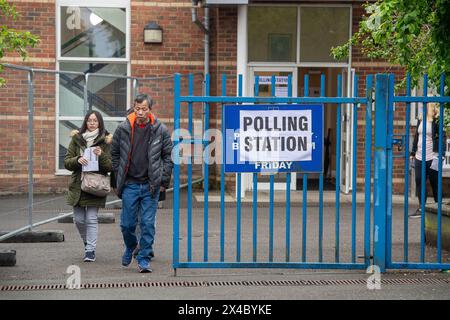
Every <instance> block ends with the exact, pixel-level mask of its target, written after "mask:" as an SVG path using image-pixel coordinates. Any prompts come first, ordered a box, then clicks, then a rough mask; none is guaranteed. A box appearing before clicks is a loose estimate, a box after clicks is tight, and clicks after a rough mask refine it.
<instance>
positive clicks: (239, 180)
mask: <svg viewBox="0 0 450 320" xmlns="http://www.w3.org/2000/svg"><path fill="white" fill-rule="evenodd" d="M238 96H239V97H242V74H240V75H239V76H238ZM241 184H242V177H241V173H240V172H238V174H237V195H236V197H237V201H236V261H237V262H240V261H241V191H242V189H241Z"/></svg>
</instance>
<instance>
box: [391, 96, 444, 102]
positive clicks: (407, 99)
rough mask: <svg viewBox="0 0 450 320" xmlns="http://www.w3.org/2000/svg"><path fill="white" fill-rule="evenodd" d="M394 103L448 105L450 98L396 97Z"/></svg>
mask: <svg viewBox="0 0 450 320" xmlns="http://www.w3.org/2000/svg"><path fill="white" fill-rule="evenodd" d="M394 102H395V103H396V102H413V103H414V102H415V103H422V102H426V103H430V102H436V103H447V102H450V96H445V97H444V96H441V97H437V96H433V97H427V96H424V97H411V96H395V97H394Z"/></svg>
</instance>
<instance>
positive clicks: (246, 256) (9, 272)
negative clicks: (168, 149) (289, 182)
mask: <svg viewBox="0 0 450 320" xmlns="http://www.w3.org/2000/svg"><path fill="white" fill-rule="evenodd" d="M213 196H214V195H211V196H210V198H211V197H213ZM196 198H197V197H195V199H196ZM261 198H262V197H261ZM311 198H312V196H311ZM311 198H310V197H308V220H307V228H308V232H307V246H306V247H307V250H306V257H307V261H308V262H315V261H318V260H317V259H318V254H319V251H318V207H317V205H310V202H309V200H310V199H311ZM114 199H115V198H114V197H111V198H110V199H108V200H109V201H113V200H114ZM186 199H187V194H186V193H185V191H183V193H182V201H181V207H182V208H185V203H186ZM195 199H194V200H195ZM199 200H201V199H199ZM211 200H213V198H211V199H210V201H211ZM0 201H1V202H0V222H1V223H0V224H1V226H2V227H1V228H2V229H3V228H7V227H8V226H11V227H13V226H16V225H20V224H21V223H26V222H27V216H26V210H25V211H19V212H15V213H13V214H11V209H13V208H14V207H16V208H17V206H18V205H21V204H22V203H23V202H24V203H25V204H26V197H24V196H21V197H13V196H9V197H6V198H5V197H4V198H2V199H0ZM35 201H36V202H42V204H41V205H38V206H36V210H35V214H34V217H33V219H34V221H39V220H43V219H46V218H48V217H51V216H55V215H57V214H58V213H59V212H64V211H66V210H70V207H67V206H65V204H64V198H63V197H62V198H58V196H41V197H35ZM44 201H45V202H44ZM171 202H172V196H171V195H169V196H168V199H167V202H166V204H165V206H164V208H163V209H160V210H159V211H158V220H157V235H156V242H155V254H156V257H155V260H154V261H153V262H152V269H153V273H151V274H140V273H138V272H137V266H136V264H132V266H130V267H129V268H123V267H122V266H121V265H120V260H121V255H122V252H123V241H122V236H121V232H120V228H119V219H120V209H119V208H118V207H119V205H120V204H118V203H116V204H114V205H113V206H111V207H110V208H108V209H105V211H109V212H113V213H114V214H115V216H116V222H115V223H114V224H101V225H100V228H99V240H98V248H97V261H96V262H95V263H84V262H83V260H82V258H83V248H82V242H81V239H80V237H79V235H78V233H77V231H76V229H75V226H74V225H73V224H61V223H56V222H54V223H50V224H48V225H45V226H41V227H39V228H38V229H39V230H50V229H58V230H62V231H64V234H65V241H64V242H61V243H21V244H19V243H16V244H15V243H1V244H0V250H2V249H4V250H7V249H14V250H16V251H17V264H16V266H14V267H0V299H16V298H31V299H43V298H46V299H47V298H48V299H59V298H67V299H72V298H73V299H76V298H80V297H83V298H87V299H90V298H112V299H115V298H120V299H127V298H129V299H132V298H134V299H136V298H138V299H142V298H148V299H256V300H258V299H333V298H334V299H335V298H339V299H361V298H362V299H364V298H365V299H372V298H376V299H450V282H445V281H447V280H448V279H449V274H448V273H441V272H417V271H415V272H405V271H402V272H399V271H390V272H388V273H386V274H383V275H382V279H386V280H388V279H392V280H395V279H397V280H401V279H403V280H405V282H403V283H401V282H400V281H398V282H395V281H394V282H393V284H389V283H385V284H384V285H383V287H382V289H381V290H368V289H367V286H366V282H365V281H366V280H367V278H368V276H369V275H367V274H366V273H365V270H317V269H316V270H311V269H309V270H308V269H179V270H177V277H174V270H173V269H172V221H173V219H172V209H171ZM258 202H259V201H258ZM194 205H195V208H196V209H195V210H194V214H193V222H194V226H193V233H192V246H193V247H192V248H193V261H203V254H204V252H203V241H204V234H203V227H204V226H203V221H204V216H203V210H202V209H201V208H203V203H202V202H200V201H199V202H197V201H194ZM363 208H364V206H362V205H358V212H357V225H356V226H357V229H356V231H357V233H356V234H357V237H356V248H355V250H356V251H355V252H356V255H357V262H362V259H361V255H363V252H364V249H363V246H364V237H363V222H364V213H363ZM301 211H302V210H301V209H299V208H296V207H295V206H294V207H293V209H292V211H291V228H290V231H291V250H290V259H291V261H301V254H302V252H301V245H302V240H301V239H302V234H301V230H302V223H303V221H302V217H301V216H302V212H301ZM268 212H269V210H268V207H267V205H263V204H261V205H260V206H259V208H258V252H257V253H258V261H268V248H269V237H268V230H269V227H268V221H269V218H268V217H269V215H268ZM208 222H209V234H208V243H209V244H208V251H209V252H208V255H209V259H210V261H219V260H220V235H221V232H220V230H221V228H220V209H219V207H218V206H216V205H214V203H212V202H211V205H210V211H209V215H208ZM334 222H335V210H334V203H332V202H331V200H330V202H329V203H328V204H327V205H326V206H325V210H324V236H323V258H324V261H328V262H334V255H335V233H334V230H335V224H334ZM403 222H404V221H403V206H394V211H393V230H394V234H393V257H394V259H396V261H400V260H402V259H403ZM408 222H409V243H410V244H409V259H410V261H418V259H419V252H420V245H419V241H420V237H419V234H420V232H419V230H420V219H414V220H412V219H410V221H408ZM186 225H187V224H186V210H185V209H182V210H181V221H180V257H181V260H182V261H186V259H187V258H186V257H187V246H186V243H187V227H186ZM252 226H253V218H252V207H251V206H250V205H246V206H243V208H242V231H241V232H242V233H241V234H242V239H241V241H242V242H241V261H252V248H253V246H252V241H253V234H252ZM351 232H352V223H351V206H350V205H349V204H347V203H342V206H341V219H340V259H341V261H340V262H350V261H351V249H352V246H351ZM285 238H286V224H285V208H284V206H283V205H282V204H278V205H277V206H276V207H275V211H274V261H280V262H283V261H285V257H286V242H285ZM426 252H427V255H426V259H427V261H435V259H436V250H435V249H433V248H430V247H427V251H426ZM446 259H447V260H446ZM235 260H236V209H235V206H234V204H232V203H229V204H227V208H226V220H225V261H235ZM444 261H450V260H448V254H447V253H445V252H444ZM70 265H77V266H79V267H80V268H81V281H82V284H93V283H97V284H98V285H99V286H105V288H104V289H85V290H80V291H76V292H74V291H71V290H13V291H2V290H1V288H2V286H3V288H5V286H7V285H13V284H14V285H49V284H55V285H64V284H65V283H66V280H67V278H68V277H69V275H68V274H67V273H66V270H67V268H68V267H69V266H70ZM420 279H422V280H424V279H425V280H427V279H428V280H430V279H440V280H443V281H444V282H441V283H427V282H426V281H425V280H424V281H425V282H420V281H419V282H417V281H416V280H420ZM302 280H305V281H306V280H310V281H314V282H309V284H307V283H306V282H298V281H302ZM261 281H280V282H279V285H274V284H273V283H274V282H271V284H264V283H262V282H261ZM289 281H294V282H289ZM295 281H297V282H295ZM321 281H322V282H321ZM327 281H328V282H327ZM333 281H337V282H335V284H333ZM352 281H353V282H352ZM415 281H416V282H415ZM193 282H195V283H202V284H203V285H198V286H192V283H193ZM124 283H129V284H132V286H134V289H132V288H129V289H120V288H118V285H119V284H124ZM146 283H147V285H148V286H149V288H147V289H146V288H145V287H144V286H145V284H146ZM174 283H178V284H174ZM183 283H184V285H183ZM189 283H191V286H189V285H188V284H189ZM226 283H228V285H227V284H226ZM107 285H109V286H112V288H110V289H107V288H106V286H107ZM139 285H142V287H139ZM114 286H115V287H114Z"/></svg>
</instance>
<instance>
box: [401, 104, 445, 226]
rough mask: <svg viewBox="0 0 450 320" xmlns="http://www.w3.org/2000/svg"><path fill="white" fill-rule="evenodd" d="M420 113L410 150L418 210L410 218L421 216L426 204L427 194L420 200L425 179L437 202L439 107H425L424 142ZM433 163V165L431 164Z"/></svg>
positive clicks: (443, 141) (435, 105) (432, 105)
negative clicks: (424, 139) (423, 204)
mask: <svg viewBox="0 0 450 320" xmlns="http://www.w3.org/2000/svg"><path fill="white" fill-rule="evenodd" d="M421 116H422V113H421V114H420V115H419V120H418V122H417V127H416V132H415V134H414V140H413V146H412V150H411V155H410V156H411V161H412V162H413V165H414V168H415V180H416V196H417V198H418V199H419V208H418V209H417V210H416V211H415V212H413V213H411V214H410V215H409V216H410V217H411V218H414V217H420V216H421V213H422V212H421V205H422V201H423V203H426V202H427V192H426V190H425V198H424V199H422V196H421V193H422V191H421V190H422V181H423V183H425V184H426V181H427V178H428V179H429V180H430V184H431V190H432V192H433V199H434V202H438V171H437V165H436V164H437V160H438V156H439V120H438V116H439V105H438V104H437V103H429V104H428V106H427V118H426V122H427V124H426V141H425V143H423V141H422V132H423V129H422V128H423V121H422V119H421ZM423 148H425V159H422V152H423ZM442 150H443V151H444V150H445V136H443V137H442ZM423 160H425V177H422V161H423ZM433 162H434V163H433Z"/></svg>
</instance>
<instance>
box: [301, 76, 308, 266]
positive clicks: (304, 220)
mask: <svg viewBox="0 0 450 320" xmlns="http://www.w3.org/2000/svg"><path fill="white" fill-rule="evenodd" d="M303 87H304V90H303V96H305V97H308V96H309V75H308V74H305V76H304V84H303ZM307 198H308V174H307V173H303V199H302V207H303V210H302V262H306V239H307V237H306V235H307V234H306V226H307V222H308V215H307V205H308V203H307V202H308V201H307Z"/></svg>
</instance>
